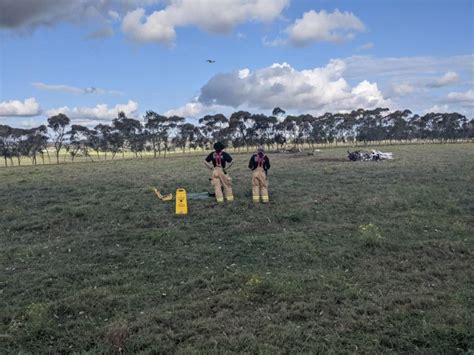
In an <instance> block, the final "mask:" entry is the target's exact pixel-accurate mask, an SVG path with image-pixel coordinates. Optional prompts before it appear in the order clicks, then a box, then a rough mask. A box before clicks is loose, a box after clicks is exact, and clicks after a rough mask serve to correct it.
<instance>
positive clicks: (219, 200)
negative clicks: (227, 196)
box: [216, 197, 224, 202]
mask: <svg viewBox="0 0 474 355" xmlns="http://www.w3.org/2000/svg"><path fill="white" fill-rule="evenodd" d="M216 200H217V202H224V197H216Z"/></svg>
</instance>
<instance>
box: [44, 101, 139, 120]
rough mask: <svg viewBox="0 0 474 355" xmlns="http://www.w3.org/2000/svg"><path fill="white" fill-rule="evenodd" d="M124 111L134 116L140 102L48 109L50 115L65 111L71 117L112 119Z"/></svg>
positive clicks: (47, 112)
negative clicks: (111, 105)
mask: <svg viewBox="0 0 474 355" xmlns="http://www.w3.org/2000/svg"><path fill="white" fill-rule="evenodd" d="M121 111H123V112H124V113H125V114H126V115H127V116H131V117H133V116H134V115H135V114H136V113H137V111H138V103H136V102H135V101H132V100H129V101H128V103H126V104H119V105H115V106H114V107H110V108H109V106H108V105H106V104H99V105H97V106H95V107H74V108H70V107H68V106H64V107H58V108H53V109H50V110H48V111H46V114H47V115H48V117H50V116H54V115H57V114H59V113H63V114H65V115H66V116H68V117H69V118H71V119H82V120H97V121H110V120H112V119H114V118H116V117H117V115H118V113H119V112H121Z"/></svg>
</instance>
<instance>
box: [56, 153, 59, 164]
mask: <svg viewBox="0 0 474 355" xmlns="http://www.w3.org/2000/svg"><path fill="white" fill-rule="evenodd" d="M56 164H58V165H59V150H56Z"/></svg>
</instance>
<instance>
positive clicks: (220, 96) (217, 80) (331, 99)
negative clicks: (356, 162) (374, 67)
mask: <svg viewBox="0 0 474 355" xmlns="http://www.w3.org/2000/svg"><path fill="white" fill-rule="evenodd" d="M345 70H346V66H345V64H344V61H342V60H333V61H331V62H330V63H329V64H328V65H327V66H325V67H318V68H313V69H308V70H301V71H298V70H296V69H294V68H292V67H291V66H290V65H289V64H287V63H281V64H279V63H277V64H273V65H271V66H270V67H266V68H262V69H258V70H256V71H253V72H252V71H250V70H248V69H242V70H240V71H236V72H233V73H225V74H217V75H215V76H214V77H212V78H211V79H210V80H209V81H208V82H207V84H206V85H204V86H203V87H202V88H201V93H200V95H199V97H198V102H200V103H202V104H203V105H205V106H213V105H220V106H230V107H233V108H241V107H249V108H251V109H260V110H269V109H272V108H274V107H276V106H279V107H283V108H285V109H287V110H289V109H292V110H297V111H299V112H304V111H312V112H316V111H317V112H323V111H340V110H352V109H356V108H360V107H363V108H375V107H378V106H384V107H386V106H390V101H389V100H386V99H385V98H384V97H383V95H382V93H381V92H380V90H379V89H378V87H377V84H376V83H371V82H369V81H367V80H363V81H361V82H359V83H358V84H357V85H355V86H353V87H351V86H350V85H349V84H348V83H347V81H346V80H345V79H344V78H343V76H342V75H343V73H344V71H345Z"/></svg>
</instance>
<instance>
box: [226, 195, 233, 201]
mask: <svg viewBox="0 0 474 355" xmlns="http://www.w3.org/2000/svg"><path fill="white" fill-rule="evenodd" d="M226 198H227V201H234V196H226Z"/></svg>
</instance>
